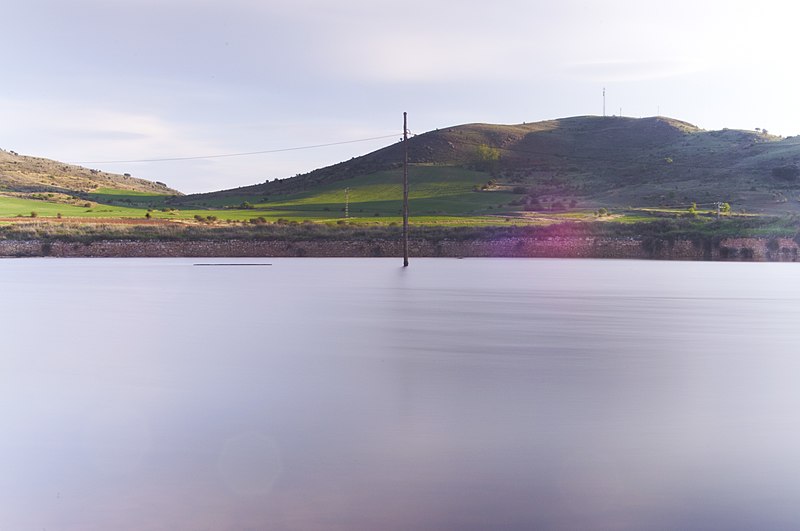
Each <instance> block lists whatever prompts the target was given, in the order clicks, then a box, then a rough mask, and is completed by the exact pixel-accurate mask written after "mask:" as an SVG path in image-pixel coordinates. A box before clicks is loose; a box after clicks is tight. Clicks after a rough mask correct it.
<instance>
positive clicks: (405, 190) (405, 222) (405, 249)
mask: <svg viewBox="0 0 800 531" xmlns="http://www.w3.org/2000/svg"><path fill="white" fill-rule="evenodd" d="M403 267H408V115H407V113H405V112H404V113H403Z"/></svg>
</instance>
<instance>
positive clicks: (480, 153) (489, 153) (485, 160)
mask: <svg viewBox="0 0 800 531" xmlns="http://www.w3.org/2000/svg"><path fill="white" fill-rule="evenodd" d="M475 153H476V159H477V160H476V161H475V167H476V168H477V169H478V170H483V171H490V170H492V169H493V168H494V166H495V164H496V163H497V161H498V160H500V150H499V149H497V148H495V147H491V146H489V145H488V144H481V145H479V146H478V147H477V149H476V150H475Z"/></svg>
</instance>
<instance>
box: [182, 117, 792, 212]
mask: <svg viewBox="0 0 800 531" xmlns="http://www.w3.org/2000/svg"><path fill="white" fill-rule="evenodd" d="M408 148H409V161H410V163H411V164H412V171H411V191H412V199H416V201H415V203H416V205H417V206H416V207H415V212H416V213H418V214H425V215H434V214H458V215H464V214H469V215H486V214H492V213H497V211H498V210H500V211H503V212H504V213H509V214H513V213H514V212H526V211H541V210H544V211H552V210H554V209H555V210H561V209H567V210H568V209H575V208H578V209H581V208H583V209H586V208H599V207H605V208H623V207H642V208H686V207H688V206H689V205H691V204H692V203H697V204H698V205H708V206H710V205H713V204H714V203H716V202H727V203H730V204H731V205H733V207H734V208H735V209H739V210H744V211H749V212H764V213H775V214H782V213H786V212H797V211H798V210H800V203H798V197H799V195H798V194H800V180H798V177H800V170H798V165H799V164H800V138H798V137H794V138H781V137H777V136H774V135H770V134H768V133H766V132H765V131H760V130H759V131H744V130H727V129H726V130H721V131H705V130H703V129H700V128H699V127H697V126H695V125H692V124H689V123H687V122H683V121H680V120H676V119H672V118H666V117H651V118H640V119H637V118H625V117H598V116H582V117H572V118H563V119H558V120H549V121H544V122H537V123H523V124H516V125H492V124H467V125H460V126H453V127H448V128H444V129H439V130H435V131H430V132H427V133H424V134H420V135H417V136H414V137H412V138H410V139H409V145H408ZM402 151H403V146H402V143H399V142H398V143H395V144H393V145H391V146H388V147H386V148H383V149H380V150H378V151H375V152H372V153H369V154H366V155H364V156H361V157H356V158H354V159H352V160H349V161H346V162H342V163H340V164H336V165H333V166H330V167H327V168H321V169H318V170H315V171H312V172H310V173H307V174H303V175H298V176H296V177H292V178H289V179H282V180H279V179H276V180H274V181H268V182H264V183H261V184H257V185H252V186H247V187H243V188H237V189H233V190H224V191H220V192H214V193H208V194H197V195H189V196H185V197H183V198H179V199H178V200H177V202H176V204H180V205H185V206H189V205H192V206H197V207H214V206H233V205H236V204H239V203H242V202H248V203H251V204H253V205H258V206H259V207H263V208H265V209H277V210H285V211H304V212H308V213H309V215H313V214H314V213H315V212H317V213H319V211H320V210H322V211H324V212H329V211H330V212H332V211H335V210H340V209H341V208H342V206H343V203H344V202H345V192H344V190H345V188H348V189H349V190H348V195H349V200H350V203H351V205H354V206H355V207H356V209H357V210H356V211H358V209H360V210H362V211H363V212H365V213H366V212H374V213H375V214H378V215H392V214H393V213H395V212H396V209H397V208H398V205H399V203H398V202H397V201H396V200H395V201H392V200H390V198H397V197H399V196H398V195H397V193H398V188H397V187H398V186H399V185H398V184H397V183H398V182H399V181H398V179H399V176H400V173H399V172H400V161H402V156H403V155H402ZM325 209H327V210H325Z"/></svg>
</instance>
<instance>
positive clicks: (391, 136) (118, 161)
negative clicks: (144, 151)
mask: <svg viewBox="0 0 800 531" xmlns="http://www.w3.org/2000/svg"><path fill="white" fill-rule="evenodd" d="M396 136H397V135H396V134H395V135H384V136H375V137H372V138H360V139H358V140H344V141H341V142H330V143H327V144H314V145H311V146H298V147H290V148H281V149H267V150H264V151H248V152H245V153H225V154H222V155H197V156H193V157H167V158H160V159H136V160H88V161H87V160H83V161H75V162H68V164H133V163H137V162H171V161H177V160H201V159H221V158H226V157H246V156H249V155H265V154H268V153H282V152H285V151H300V150H303V149H317V148H323V147H329V146H341V145H343V144H356V143H358V142H369V141H370V140H385V139H387V138H395V137H396Z"/></svg>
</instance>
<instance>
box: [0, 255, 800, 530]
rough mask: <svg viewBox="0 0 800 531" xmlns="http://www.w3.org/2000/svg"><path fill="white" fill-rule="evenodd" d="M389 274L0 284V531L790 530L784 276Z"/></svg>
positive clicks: (700, 267) (366, 267)
mask: <svg viewBox="0 0 800 531" xmlns="http://www.w3.org/2000/svg"><path fill="white" fill-rule="evenodd" d="M200 263H202V264H220V263H225V264H240V265H238V266H237V265H206V266H198V265H195V264H200ZM241 264H261V265H241ZM266 264H271V265H266ZM401 265H402V261H401V260H400V259H269V260H261V259H258V260H254V259H208V260H204V259H9V260H2V261H0V293H2V297H3V311H2V319H1V320H0V331H2V343H0V344H1V345H2V356H0V362H1V363H2V365H1V366H0V398H1V399H0V426H2V432H0V433H2V437H0V471H2V473H1V474H0V529H3V530H6V529H7V530H15V531H25V530H31V531H41V530H43V529H45V530H47V531H54V530H64V531H72V530H81V531H83V530H111V529H114V530H137V531H138V530H215V531H216V530H225V531H230V530H265V529H270V530H329V529H335V530H410V529H426V530H439V529H447V530H455V529H458V530H473V529H474V530H484V529H504V530H515V529H569V530H573V529H586V530H613V529H625V530H649V529H653V530H656V529H659V530H661V529H727V530H736V529H742V530H744V529H788V528H798V527H800V505H799V504H798V503H797V500H798V496H800V348H799V347H800V342H799V341H798V339H800V328H799V325H800V269H798V266H797V265H794V264H776V263H770V264H752V263H706V262H701V263H694V262H646V261H627V260H608V261H604V260H545V259H541V260H537V259H505V260H504V259H466V260H456V259H412V261H411V266H410V267H409V268H407V269H403V268H402V267H401Z"/></svg>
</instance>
